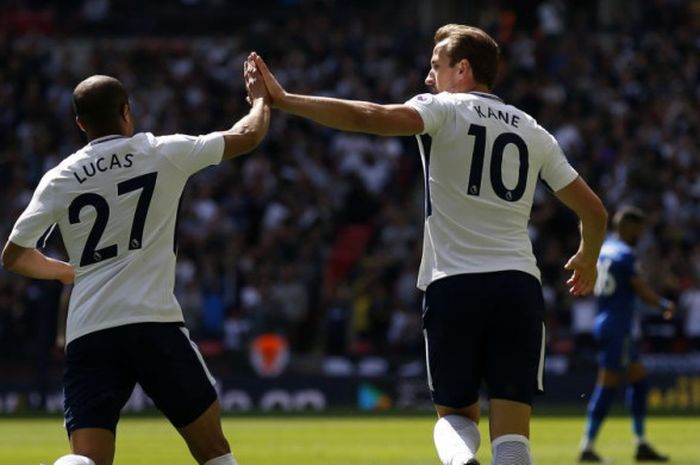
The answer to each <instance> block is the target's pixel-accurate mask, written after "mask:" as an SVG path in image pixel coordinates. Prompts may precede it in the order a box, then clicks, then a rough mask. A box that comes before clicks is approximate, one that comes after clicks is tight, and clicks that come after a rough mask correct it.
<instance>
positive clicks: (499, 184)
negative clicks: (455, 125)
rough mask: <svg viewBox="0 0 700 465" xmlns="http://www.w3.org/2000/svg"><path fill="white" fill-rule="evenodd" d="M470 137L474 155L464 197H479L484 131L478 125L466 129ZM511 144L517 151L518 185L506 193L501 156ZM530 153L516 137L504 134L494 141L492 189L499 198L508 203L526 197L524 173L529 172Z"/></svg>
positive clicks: (509, 133) (484, 149)
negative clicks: (472, 140)
mask: <svg viewBox="0 0 700 465" xmlns="http://www.w3.org/2000/svg"><path fill="white" fill-rule="evenodd" d="M469 135H470V136H474V153H473V154H472V164H471V166H470V168H469V187H468V188H467V195H476V196H478V195H479V194H480V193H481V178H482V176H483V174H484V156H485V155H486V127H484V126H481V125H479V124H472V125H471V126H469ZM510 144H513V145H515V148H516V149H518V159H519V161H520V167H519V168H518V182H517V183H516V184H515V188H513V189H508V188H507V187H506V186H505V184H504V183H503V173H502V169H503V153H504V152H505V149H506V147H508V145H510ZM529 166H530V164H529V153H528V150H527V144H525V141H524V140H523V139H522V138H521V137H520V136H519V135H517V134H515V133H512V132H504V133H502V134H499V135H498V137H496V139H495V140H494V141H493V147H492V148H491V165H490V169H489V172H490V174H491V187H492V188H493V191H494V192H495V193H496V195H497V196H498V197H500V198H501V199H503V200H505V201H507V202H517V201H518V200H520V199H521V198H522V196H523V194H524V193H525V187H526V185H527V170H528V168H529Z"/></svg>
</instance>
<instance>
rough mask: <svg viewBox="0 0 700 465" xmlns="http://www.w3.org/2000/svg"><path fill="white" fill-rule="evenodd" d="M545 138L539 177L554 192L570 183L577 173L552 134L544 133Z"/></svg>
mask: <svg viewBox="0 0 700 465" xmlns="http://www.w3.org/2000/svg"><path fill="white" fill-rule="evenodd" d="M545 139H546V140H545V143H544V146H545V147H544V154H545V158H544V163H543V164H542V169H541V171H540V177H541V178H542V180H543V181H544V182H545V183H547V185H548V186H549V188H550V189H552V191H554V192H556V191H558V190H560V189H563V188H564V187H566V186H568V185H569V184H571V183H572V182H573V181H574V180H575V179H576V178H577V177H578V173H577V172H576V170H575V169H574V168H573V167H572V166H571V165H570V164H569V161H568V160H567V159H566V157H565V156H564V152H562V150H561V148H560V147H559V144H558V143H557V140H556V139H555V138H554V136H552V135H551V134H549V133H546V136H545Z"/></svg>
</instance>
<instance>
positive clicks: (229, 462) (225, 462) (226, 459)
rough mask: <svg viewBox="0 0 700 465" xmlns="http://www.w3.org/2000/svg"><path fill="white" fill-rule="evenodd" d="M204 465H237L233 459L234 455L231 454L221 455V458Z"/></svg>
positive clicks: (215, 458)
mask: <svg viewBox="0 0 700 465" xmlns="http://www.w3.org/2000/svg"><path fill="white" fill-rule="evenodd" d="M204 465H237V464H236V460H235V459H234V458H233V455H231V454H226V455H221V456H219V457H214V458H213V459H211V460H208V461H206V462H205V463H204Z"/></svg>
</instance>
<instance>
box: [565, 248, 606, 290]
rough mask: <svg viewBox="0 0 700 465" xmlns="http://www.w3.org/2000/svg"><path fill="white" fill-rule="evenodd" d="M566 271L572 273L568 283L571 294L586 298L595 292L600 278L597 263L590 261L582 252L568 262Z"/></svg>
mask: <svg viewBox="0 0 700 465" xmlns="http://www.w3.org/2000/svg"><path fill="white" fill-rule="evenodd" d="M564 269H566V270H569V271H572V273H571V277H570V278H569V279H568V280H567V281H566V284H567V286H568V287H569V294H571V295H573V296H584V295H588V294H590V293H591V292H593V287H594V286H595V281H596V277H597V276H598V270H597V268H596V261H591V260H588V259H586V258H585V257H583V255H582V254H581V253H580V252H577V253H576V254H575V255H574V256H572V257H571V258H570V259H569V261H568V262H566V265H564Z"/></svg>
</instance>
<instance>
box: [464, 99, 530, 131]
mask: <svg viewBox="0 0 700 465" xmlns="http://www.w3.org/2000/svg"><path fill="white" fill-rule="evenodd" d="M473 108H474V111H476V114H477V115H479V117H480V118H492V119H497V120H501V121H503V122H504V123H506V124H509V125H511V126H513V127H514V128H517V127H518V123H520V117H519V116H518V115H513V114H511V113H508V112H507V111H504V110H494V109H493V108H491V107H489V106H487V107H486V112H484V110H482V109H481V106H479V105H474V107H473Z"/></svg>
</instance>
